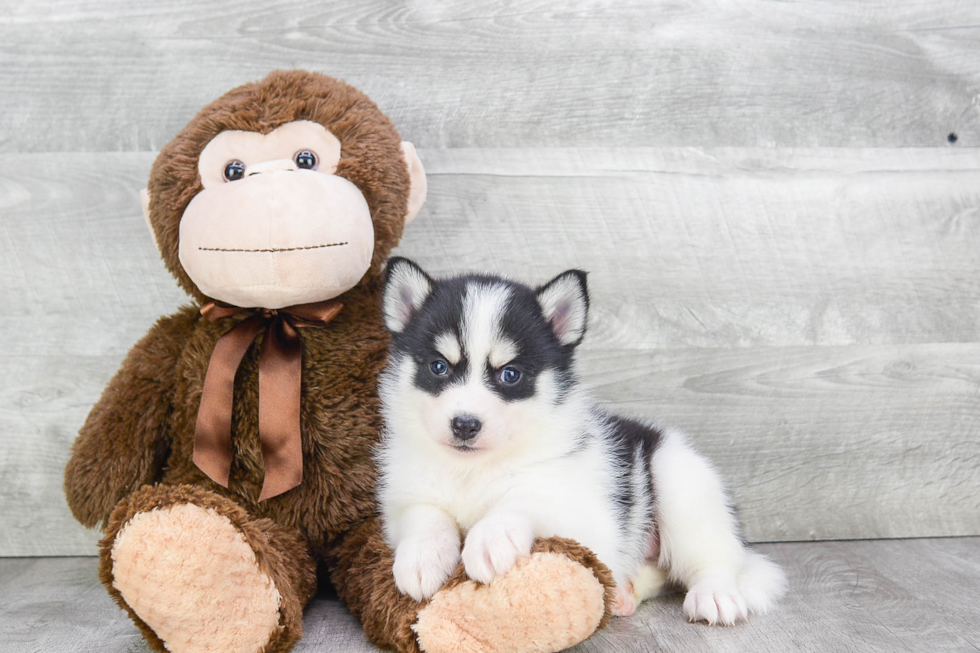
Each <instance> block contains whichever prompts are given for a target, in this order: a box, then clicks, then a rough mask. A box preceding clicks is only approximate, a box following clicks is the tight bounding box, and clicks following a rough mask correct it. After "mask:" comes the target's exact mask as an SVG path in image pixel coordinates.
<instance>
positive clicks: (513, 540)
mask: <svg viewBox="0 0 980 653" xmlns="http://www.w3.org/2000/svg"><path fill="white" fill-rule="evenodd" d="M532 544H534V531H533V529H532V527H531V522H530V521H529V520H528V519H526V518H524V517H522V516H520V515H516V514H501V515H494V516H490V517H487V518H486V519H483V520H481V521H479V522H477V523H476V525H475V526H474V527H473V528H472V529H470V532H469V534H468V535H467V536H466V544H465V545H464V546H463V565H464V566H465V567H466V575H467V576H469V577H470V578H472V579H473V580H477V581H480V582H481V583H484V584H488V583H489V582H490V581H491V580H493V579H494V577H495V576H502V575H503V574H506V573H507V572H508V571H510V568H511V567H513V566H514V563H515V562H517V559H518V558H524V557H527V556H529V555H531V545H532Z"/></svg>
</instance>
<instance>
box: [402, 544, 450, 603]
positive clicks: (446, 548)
mask: <svg viewBox="0 0 980 653" xmlns="http://www.w3.org/2000/svg"><path fill="white" fill-rule="evenodd" d="M457 565H459V544H458V543H457V542H455V541H452V540H450V539H448V538H447V539H442V540H440V539H434V538H430V539H425V538H408V539H405V540H402V541H401V543H400V544H399V545H398V548H396V549H395V564H394V565H393V567H392V572H393V573H394V574H395V585H397V586H398V589H399V590H400V591H401V592H402V594H408V595H409V596H411V597H412V598H413V599H415V600H416V601H422V600H424V599H427V598H429V597H431V596H432V595H433V594H435V593H436V592H437V591H438V590H439V588H441V587H442V586H443V584H445V582H446V579H447V578H449V576H450V574H452V573H453V572H454V571H456V566H457Z"/></svg>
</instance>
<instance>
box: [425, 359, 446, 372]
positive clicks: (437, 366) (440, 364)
mask: <svg viewBox="0 0 980 653" xmlns="http://www.w3.org/2000/svg"><path fill="white" fill-rule="evenodd" d="M429 370H430V371H431V372H432V373H433V374H435V375H436V376H446V375H447V374H449V363H447V362H446V361H444V360H442V359H441V358H437V359H436V360H434V361H432V362H431V363H429Z"/></svg>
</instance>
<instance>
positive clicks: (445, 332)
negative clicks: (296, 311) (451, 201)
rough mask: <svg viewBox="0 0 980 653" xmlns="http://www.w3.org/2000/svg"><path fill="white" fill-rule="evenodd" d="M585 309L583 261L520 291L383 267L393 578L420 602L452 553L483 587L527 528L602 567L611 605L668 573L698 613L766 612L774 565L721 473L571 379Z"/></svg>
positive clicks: (712, 617)
mask: <svg viewBox="0 0 980 653" xmlns="http://www.w3.org/2000/svg"><path fill="white" fill-rule="evenodd" d="M588 308H589V297H588V291H587V288H586V278H585V273H584V272H581V271H578V270H569V271H567V272H564V273H562V274H560V275H558V276H557V277H555V278H554V279H553V280H551V281H550V282H548V283H546V284H545V285H543V286H541V287H539V288H537V289H531V288H529V287H527V286H524V285H522V284H519V283H515V282H513V281H508V280H506V279H502V278H499V277H495V276H485V275H470V276H459V277H455V278H450V279H445V280H440V281H437V280H435V279H433V278H432V277H430V276H429V275H428V274H426V273H425V272H424V271H423V270H422V269H421V268H420V267H418V266H417V265H416V264H414V263H412V262H411V261H409V260H407V259H404V258H393V259H391V260H390V261H389V262H388V268H387V277H386V281H385V292H384V306H383V312H384V319H385V323H386V325H387V327H388V329H389V331H391V334H392V341H391V350H390V359H389V362H388V365H387V367H386V368H385V371H384V373H383V375H382V378H381V383H380V394H381V399H382V404H383V414H384V418H385V424H386V427H385V433H384V437H383V439H382V443H381V446H380V449H379V452H378V462H379V467H380V472H381V484H380V489H379V503H380V506H381V511H382V514H383V517H384V523H385V533H386V537H387V539H388V543H389V544H390V545H391V547H392V548H393V549H394V550H395V563H394V575H395V581H396V583H397V585H398V588H399V589H400V590H401V591H402V592H403V593H405V594H408V595H410V596H412V597H413V598H415V599H416V600H422V599H425V598H428V597H430V596H432V594H434V593H435V592H436V590H438V589H439V588H440V587H442V585H443V583H444V582H445V580H446V579H447V578H448V577H449V575H450V574H452V573H453V572H454V571H455V570H456V567H457V566H458V564H459V562H460V560H461V559H462V562H463V564H464V566H465V569H466V573H467V575H468V576H469V577H470V578H472V579H474V580H477V581H480V582H483V583H489V582H491V581H492V580H493V578H494V577H496V576H499V575H501V574H504V573H506V572H507V571H508V570H509V569H510V568H511V567H512V566H513V565H514V563H515V562H516V561H517V560H518V559H519V558H521V557H522V556H527V555H529V553H530V550H531V545H532V543H533V541H534V539H535V538H538V537H550V536H561V537H567V538H571V539H574V540H577V541H578V542H580V543H582V544H583V545H585V546H587V547H589V548H590V549H591V550H592V551H593V552H594V553H595V554H596V555H597V556H598V557H599V559H600V560H602V561H603V562H604V563H605V564H606V565H607V566H608V567H609V568H610V570H611V571H612V573H613V577H614V579H615V582H616V586H617V589H616V600H615V602H614V610H613V611H614V613H615V614H617V615H628V614H631V613H632V612H633V610H634V609H635V607H636V605H637V604H638V603H639V602H640V601H642V600H644V599H646V598H649V597H651V596H655V595H656V594H657V593H658V592H659V590H660V588H661V587H662V586H663V585H664V584H665V583H666V582H668V581H671V582H674V583H679V584H681V585H683V586H684V587H685V588H686V589H687V590H688V591H687V596H686V598H685V600H684V614H685V615H686V616H687V617H688V619H690V620H692V621H697V620H701V621H707V622H708V623H712V624H713V623H722V624H732V623H735V622H736V621H738V620H740V619H745V618H746V617H747V615H748V614H749V613H750V612H759V613H761V612H765V611H767V610H768V609H769V608H770V606H771V605H772V604H773V602H774V601H775V600H776V599H777V598H778V596H779V595H780V594H781V593H782V591H783V589H784V586H785V578H784V575H783V573H782V571H781V570H780V569H779V567H777V566H776V565H775V564H773V563H772V562H770V561H769V560H768V559H766V558H765V557H763V556H762V555H760V554H758V553H755V552H752V551H750V550H747V549H746V547H745V546H744V544H743V543H742V541H741V540H740V539H739V536H738V533H737V529H738V525H737V523H736V520H735V517H734V516H733V515H732V512H731V510H730V508H729V502H728V496H727V494H726V491H725V488H724V486H723V484H722V481H721V479H720V478H719V476H718V474H717V472H715V470H714V468H713V467H712V466H711V465H710V464H709V463H708V462H707V461H706V460H705V459H704V458H702V457H701V456H700V455H699V454H697V453H696V452H695V451H694V450H693V449H692V448H691V447H690V446H689V445H688V444H687V442H686V441H685V439H684V437H683V436H682V435H681V434H680V433H679V432H677V431H675V430H672V429H660V428H658V427H656V426H653V425H650V424H646V423H642V422H639V421H636V420H632V419H625V418H622V417H616V416H613V415H610V414H608V413H606V412H604V411H603V410H602V409H601V408H599V407H598V406H597V405H596V403H595V402H594V401H593V400H592V399H591V398H590V397H589V395H588V393H587V392H586V391H585V390H584V389H583V388H582V387H581V386H580V385H579V383H578V381H577V380H576V377H575V373H574V370H573V365H572V363H573V354H574V351H575V348H576V346H577V345H578V344H579V343H580V342H581V341H582V338H583V336H584V335H585V327H586V318H587V314H588ZM461 534H463V535H464V536H465V540H461ZM461 544H462V547H461ZM461 548H462V552H461V550H460V549H461Z"/></svg>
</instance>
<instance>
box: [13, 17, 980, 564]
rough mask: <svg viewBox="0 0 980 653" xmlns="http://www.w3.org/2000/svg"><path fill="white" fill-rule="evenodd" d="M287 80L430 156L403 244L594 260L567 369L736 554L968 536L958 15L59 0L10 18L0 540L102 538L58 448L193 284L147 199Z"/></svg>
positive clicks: (974, 264) (978, 197) (474, 253)
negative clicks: (349, 96) (366, 97)
mask: <svg viewBox="0 0 980 653" xmlns="http://www.w3.org/2000/svg"><path fill="white" fill-rule="evenodd" d="M280 67H302V68H308V69H312V70H319V71H322V72H326V73H328V74H333V75H335V76H338V77H342V78H345V79H347V80H348V81H350V82H351V83H353V84H355V85H357V86H359V87H360V88H362V89H363V90H364V91H366V92H367V93H369V94H370V95H371V96H372V97H373V98H374V99H375V100H376V101H377V102H378V103H379V104H380V105H381V106H382V108H383V109H384V110H385V111H386V112H388V113H389V115H390V116H391V117H392V118H393V120H394V121H395V123H396V125H397V126H398V127H399V129H400V130H401V132H402V135H403V136H404V137H405V138H406V139H408V140H411V141H413V142H415V143H416V144H417V145H419V146H420V152H421V156H422V159H423V161H424V162H425V165H426V167H427V170H428V172H429V175H430V195H429V200H428V203H427V205H426V208H424V209H423V211H422V213H421V214H420V216H419V218H418V219H417V220H416V222H414V223H413V224H412V225H411V226H410V228H409V230H408V232H407V233H406V237H405V239H404V241H403V245H402V247H401V248H400V253H402V254H404V255H407V256H412V257H415V258H417V259H418V260H420V262H422V263H423V264H424V265H426V266H428V267H429V268H430V269H432V270H433V271H434V272H437V273H448V272H452V271H459V270H464V269H490V270H495V271H498V272H503V273H507V274H512V275H515V276H518V277H520V278H523V279H525V280H527V281H532V282H539V281H544V280H546V279H548V278H550V277H551V276H553V275H554V274H556V273H557V272H559V271H561V270H563V269H565V268H568V267H572V266H575V267H581V268H584V269H587V270H589V271H590V272H591V275H590V284H591V287H592V289H593V295H594V303H593V305H594V312H593V315H592V320H591V322H590V332H589V335H588V337H587V340H586V344H585V345H584V346H583V349H582V350H581V355H580V356H581V367H582V369H583V373H584V377H585V379H586V380H587V381H588V382H589V383H590V384H591V385H592V386H593V387H594V388H595V390H596V392H597V394H598V395H599V396H600V397H602V398H603V399H604V400H606V401H608V402H609V403H610V404H611V405H612V406H614V407H615V408H616V409H618V410H621V411H624V412H629V413H632V414H638V415H645V416H660V417H661V418H662V419H663V420H664V421H665V422H669V423H671V424H676V425H678V426H680V427H682V428H684V429H685V430H687V431H688V432H689V433H690V434H691V437H692V439H693V440H694V442H695V443H696V445H697V446H698V447H699V448H700V449H702V450H703V451H704V452H705V453H707V454H708V455H709V456H710V457H711V458H712V459H713V460H715V461H716V462H717V464H718V466H719V468H720V469H721V470H722V472H723V473H724V475H725V476H726V477H727V478H728V479H729V481H730V484H731V486H732V489H733V493H734V495H735V498H736V500H737V503H738V506H739V510H740V516H741V518H742V520H743V522H744V525H745V534H746V536H747V538H748V539H750V540H753V541H777V540H809V539H837V538H846V539H849V538H875V537H909V536H939V535H980V473H978V471H980V469H978V468H980V149H977V146H978V145H980V4H978V3H976V2H973V1H970V0H966V1H953V0H928V1H927V0H923V1H914V0H899V1H889V2H884V1H882V2H862V3H852V2H846V1H844V0H840V1H836V0H833V1H828V2H817V1H815V0H805V1H801V2H795V3H780V2H768V1H767V2H763V1H749V2H740V3H725V2H693V1H692V2H666V1H659V0H656V1H651V2H646V3H639V4H636V5H630V6H623V5H622V4H621V3H615V2H597V1H586V0H576V1H573V2H551V3H546V2H539V1H531V2H528V1H526V0H525V1H523V2H504V1H501V0H498V1H495V2H493V3H490V4H474V3H466V2H446V3H431V4H426V3H412V4H406V3H401V2H382V1H380V0H369V1H365V2H357V3H353V2H351V3H334V2H322V1H317V2H288V3H287V2H275V1H274V2H268V1H266V2H257V1H255V0H241V1H238V2H234V3H232V2H215V3H206V4H202V3H197V2H190V1H189V0H185V1H176V0H174V1H168V2H160V3H154V4H153V5H152V6H147V5H143V4H140V3H131V2H120V1H116V0H104V1H96V0H74V1H72V2H63V1H61V2H53V1H51V2H35V3H13V2H4V3H0V89H3V90H2V92H0V279H2V282H3V283H2V284H0V306H2V308H0V333H2V334H3V336H2V339H0V372H2V373H0V556H3V555H6V556H30V555H85V554H92V553H94V552H95V546H94V543H95V541H96V539H97V534H95V533H91V532H85V531H84V530H83V529H81V527H79V526H78V525H77V524H76V523H75V522H74V521H73V520H72V518H71V516H70V514H69V513H68V510H67V508H66V506H65V505H64V500H63V497H62V495H61V473H62V468H63V466H64V464H65V461H66V460H67V456H68V450H69V447H70V444H71V441H72V440H73V438H74V437H75V433H76V432H77V429H78V427H79V425H80V424H81V422H82V420H83V419H84V417H85V414H86V413H87V411H88V409H89V408H90V407H91V405H92V403H93V402H94V401H95V400H96V399H97V398H98V396H99V393H100V392H101V389H102V388H103V387H104V385H105V384H106V382H107V381H108V379H109V378H110V376H111V375H112V373H113V372H114V371H115V369H116V368H117V366H118V364H119V362H120V361H121V359H122V357H123V355H124V354H125V352H126V351H127V349H128V348H129V347H130V346H131V345H132V344H133V343H134V342H135V341H136V340H137V339H138V338H139V337H140V336H141V335H142V334H143V333H145V331H146V330H147V329H148V328H149V326H150V325H151V324H152V323H153V321H154V320H155V319H156V317H158V316H159V315H161V314H164V313H168V312H171V311H173V310H174V309H175V308H176V307H177V306H178V305H180V304H181V303H182V302H184V301H186V297H185V296H183V295H182V293H181V292H180V291H179V290H178V289H177V287H176V284H175V283H174V282H173V280H172V279H171V278H170V277H169V275H168V274H167V273H166V271H165V270H164V268H163V264H162V263H161V262H160V259H159V256H158V254H157V253H156V251H155V250H154V249H153V244H152V241H151V240H150V238H149V235H148V234H147V233H146V228H145V226H144V223H143V220H142V217H141V215H140V209H139V199H138V191H139V189H140V188H141V187H142V186H143V185H144V184H145V182H146V177H147V174H148V171H149V166H150V164H151V162H152V160H153V158H154V155H155V150H156V149H158V148H159V147H161V146H162V145H163V144H165V143H166V142H167V141H168V140H169V139H170V138H171V137H172V136H173V135H174V134H175V133H176V132H177V131H178V130H179V129H180V128H181V127H182V126H183V125H184V124H185V123H186V121H187V120H189V119H190V117H191V116H192V115H193V114H194V113H195V112H196V111H197V110H198V109H199V108H200V107H201V106H203V105H204V104H205V103H207V102H208V101H210V100H211V99H213V98H215V97H217V96H218V95H220V94H221V93H222V92H224V91H226V90H228V89H230V88H231V87H232V86H234V85H236V84H239V83H241V82H244V81H248V80H252V79H256V78H259V77H261V76H262V75H264V74H265V73H266V72H268V71H269V70H271V69H274V68H280ZM951 134H955V135H956V139H955V143H951V142H950V138H951V137H950V135H951Z"/></svg>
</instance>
